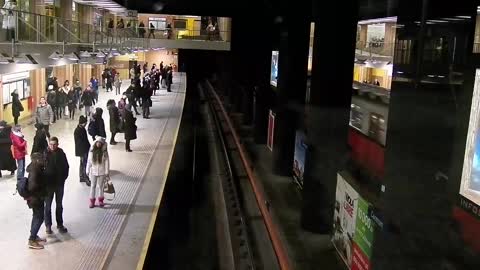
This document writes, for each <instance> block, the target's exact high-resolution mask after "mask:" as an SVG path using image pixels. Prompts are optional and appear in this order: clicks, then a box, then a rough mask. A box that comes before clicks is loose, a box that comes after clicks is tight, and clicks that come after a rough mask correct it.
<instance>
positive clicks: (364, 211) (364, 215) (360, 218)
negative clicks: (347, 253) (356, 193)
mask: <svg viewBox="0 0 480 270" xmlns="http://www.w3.org/2000/svg"><path fill="white" fill-rule="evenodd" d="M373 226H374V225H373V221H372V219H371V218H370V217H369V216H368V202H367V201H365V200H364V199H363V198H359V200H358V208H357V221H356V228H355V238H354V241H355V243H357V245H358V246H359V247H360V249H361V250H362V251H363V252H364V253H365V255H366V256H367V257H368V258H370V256H371V255H372V244H373V243H372V242H373V230H374V227H373Z"/></svg>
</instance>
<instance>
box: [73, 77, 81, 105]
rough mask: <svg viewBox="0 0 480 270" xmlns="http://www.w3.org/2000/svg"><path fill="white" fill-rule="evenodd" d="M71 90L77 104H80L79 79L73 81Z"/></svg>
mask: <svg viewBox="0 0 480 270" xmlns="http://www.w3.org/2000/svg"><path fill="white" fill-rule="evenodd" d="M73 91H74V93H75V100H76V101H77V105H80V97H81V96H82V91H83V88H82V84H81V83H80V81H79V80H78V79H77V80H76V81H75V85H74V86H73Z"/></svg>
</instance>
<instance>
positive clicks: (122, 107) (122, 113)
mask: <svg viewBox="0 0 480 270" xmlns="http://www.w3.org/2000/svg"><path fill="white" fill-rule="evenodd" d="M126 105H127V103H126V101H125V100H124V99H122V98H121V99H120V100H119V101H118V107H117V108H118V112H119V113H120V117H122V118H124V117H125V106H126Z"/></svg>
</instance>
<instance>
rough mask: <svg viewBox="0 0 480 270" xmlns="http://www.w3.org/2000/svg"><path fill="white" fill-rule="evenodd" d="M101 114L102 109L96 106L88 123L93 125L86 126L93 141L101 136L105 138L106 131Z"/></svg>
mask: <svg viewBox="0 0 480 270" xmlns="http://www.w3.org/2000/svg"><path fill="white" fill-rule="evenodd" d="M102 115H103V109H102V108H96V109H95V113H94V114H93V116H92V119H91V120H90V122H91V123H90V124H89V125H93V128H90V126H89V127H88V130H89V133H90V136H92V139H93V140H94V141H95V139H96V138H97V136H98V137H103V138H107V132H106V131H105V121H103V118H102Z"/></svg>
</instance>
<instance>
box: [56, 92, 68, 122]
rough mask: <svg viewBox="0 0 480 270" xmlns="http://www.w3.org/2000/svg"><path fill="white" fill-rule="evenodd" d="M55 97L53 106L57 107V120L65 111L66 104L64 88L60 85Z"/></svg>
mask: <svg viewBox="0 0 480 270" xmlns="http://www.w3.org/2000/svg"><path fill="white" fill-rule="evenodd" d="M56 96H57V99H56V103H55V107H56V108H57V111H56V116H57V120H58V119H62V116H63V114H64V113H65V106H66V105H67V93H65V88H64V87H60V88H59V89H58V91H57V95H56Z"/></svg>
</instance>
